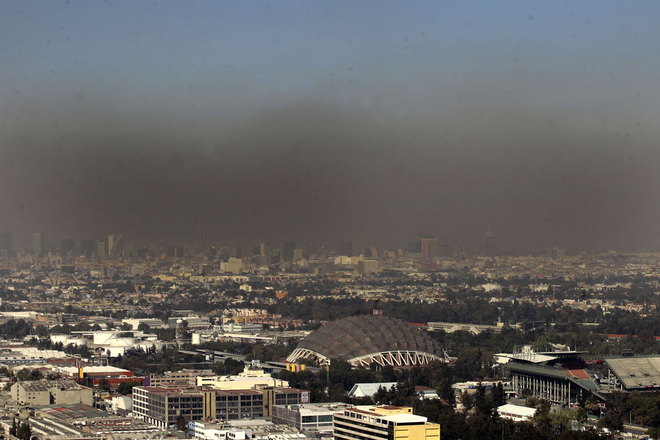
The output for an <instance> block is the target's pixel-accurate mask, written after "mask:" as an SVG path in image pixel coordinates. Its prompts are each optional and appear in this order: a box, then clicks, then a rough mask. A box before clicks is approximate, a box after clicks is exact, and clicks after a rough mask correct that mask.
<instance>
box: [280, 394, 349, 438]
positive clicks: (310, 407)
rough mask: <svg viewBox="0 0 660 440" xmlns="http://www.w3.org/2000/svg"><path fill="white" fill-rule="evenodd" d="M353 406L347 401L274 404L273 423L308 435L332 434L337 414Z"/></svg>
mask: <svg viewBox="0 0 660 440" xmlns="http://www.w3.org/2000/svg"><path fill="white" fill-rule="evenodd" d="M347 408H352V405H348V404H346V403H338V402H333V403H313V404H312V403H310V404H306V405H274V406H273V415H272V418H273V423H283V424H286V425H289V426H292V427H294V428H296V429H297V430H299V431H302V432H304V433H306V434H308V435H312V436H316V434H317V433H318V434H323V433H328V434H332V430H333V422H334V416H335V414H343V413H344V410H345V409H347Z"/></svg>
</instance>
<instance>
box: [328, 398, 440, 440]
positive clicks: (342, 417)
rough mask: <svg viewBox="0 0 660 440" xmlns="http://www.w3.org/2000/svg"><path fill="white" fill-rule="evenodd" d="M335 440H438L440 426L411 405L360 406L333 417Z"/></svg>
mask: <svg viewBox="0 0 660 440" xmlns="http://www.w3.org/2000/svg"><path fill="white" fill-rule="evenodd" d="M334 437H335V439H338V440H440V425H438V424H437V423H428V422H427V419H426V417H422V416H417V415H414V414H413V413H412V408H410V407H399V406H375V407H374V406H360V407H356V408H347V409H345V410H344V413H343V414H336V415H335V416H334Z"/></svg>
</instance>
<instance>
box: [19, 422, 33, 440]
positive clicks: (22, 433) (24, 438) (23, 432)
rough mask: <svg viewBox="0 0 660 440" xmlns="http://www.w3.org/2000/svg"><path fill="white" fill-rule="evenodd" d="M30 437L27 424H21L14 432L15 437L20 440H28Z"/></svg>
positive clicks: (30, 432) (29, 429)
mask: <svg viewBox="0 0 660 440" xmlns="http://www.w3.org/2000/svg"><path fill="white" fill-rule="evenodd" d="M31 436H32V428H30V425H29V424H28V423H27V422H23V423H21V425H20V426H19V427H18V429H17V430H16V437H18V438H20V439H21V440H30V437H31Z"/></svg>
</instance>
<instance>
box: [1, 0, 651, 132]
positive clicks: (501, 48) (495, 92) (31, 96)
mask: <svg viewBox="0 0 660 440" xmlns="http://www.w3.org/2000/svg"><path fill="white" fill-rule="evenodd" d="M0 11H2V14H0V40H1V41H3V43H4V44H3V48H2V50H1V51H0V62H1V63H2V65H3V69H2V71H1V72H0V96H1V97H2V99H3V102H5V104H4V105H3V108H2V112H3V116H4V117H5V118H7V117H10V118H11V119H12V120H21V116H20V114H17V112H19V111H22V114H25V112H28V113H29V112H30V111H37V110H39V112H38V113H39V114H41V109H42V107H43V106H46V108H47V109H48V111H53V109H52V108H51V105H52V103H53V101H54V100H57V102H58V103H59V105H58V106H56V107H60V108H62V107H64V108H67V109H68V108H69V107H75V106H76V105H77V104H81V101H82V103H83V104H84V105H85V106H90V107H95V106H100V107H103V108H108V109H114V110H116V109H117V107H119V108H121V109H122V113H124V114H127V115H128V116H129V117H130V118H134V117H136V116H138V115H144V114H145V113H164V114H165V115H168V116H169V117H175V118H184V119H187V118H189V117H191V115H199V114H200V113H207V112H213V113H215V114H216V115H218V116H221V117H222V119H223V120H225V118H232V119H235V118H241V117H245V116H246V115H249V114H251V113H254V112H259V111H262V110H264V109H268V108H270V107H271V106H281V105H288V104H291V103H295V102H298V101H301V100H302V101H305V100H308V101H309V100H311V101H319V102H326V103H330V104H333V105H340V106H348V107H358V108H369V109H373V110H375V111H379V112H382V113H394V114H400V113H404V114H409V113H413V114H414V113H420V114H424V113H427V112H429V111H431V112H438V113H444V112H451V111H455V110H452V107H453V108H454V109H455V108H456V107H459V108H460V107H461V106H462V105H475V104H477V105H491V104H492V103H493V102H495V103H496V104H497V105H501V104H502V102H503V101H504V102H506V103H509V102H512V103H514V104H516V103H517V102H519V101H523V102H525V104H526V105H531V106H533V107H547V108H549V109H554V110H557V109H559V110H561V109H562V108H564V107H566V108H576V107H586V108H589V107H592V106H593V107H601V108H602V107H603V106H606V105H616V106H617V107H618V109H617V110H625V111H628V112H635V111H637V110H638V111H639V112H647V111H649V110H651V111H654V112H657V104H656V103H657V102H658V98H659V96H658V94H659V93H660V87H657V85H658V84H657V80H656V78H657V77H658V67H659V66H658V63H659V62H660V61H658V60H660V57H658V52H659V51H660V49H659V48H658V45H657V41H659V40H660V30H659V28H660V27H658V26H657V19H659V18H660V5H658V4H657V3H655V2H622V1H621V2H612V1H609V2H608V1H606V2H559V1H556V2H555V1H553V2H547V1H539V2H529V1H520V2H509V1H508V2H488V1H474V2H453V1H452V2H449V1H437V2H436V1H420V2H403V1H401V2H385V1H358V2H356V1H343V2H342V1H317V2H302V1H299V2H287V1H282V2H272V1H271V2H259V1H246V2H239V1H235V2H230V1H211V2H202V1H192V2H165V1H154V2H148V1H137V2H136V1H124V2H122V1H108V2H101V1H99V2H96V1H75V0H74V1H57V2H45V1H44V2H34V1H28V2H12V1H5V2H3V3H1V4H0ZM18 93H20V95H19V94H18ZM78 108H81V107H80V106H79V105H78ZM191 110H192V111H191ZM72 111H73V115H72V118H76V117H79V116H80V115H78V114H77V113H76V112H75V110H73V109H72ZM65 115H66V112H64V113H63V114H61V115H60V117H65ZM14 118H16V119H14ZM193 118H194V116H193Z"/></svg>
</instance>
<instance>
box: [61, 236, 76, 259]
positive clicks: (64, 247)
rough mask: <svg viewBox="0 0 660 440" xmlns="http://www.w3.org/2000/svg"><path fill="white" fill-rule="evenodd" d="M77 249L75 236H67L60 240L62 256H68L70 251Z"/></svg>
mask: <svg viewBox="0 0 660 440" xmlns="http://www.w3.org/2000/svg"><path fill="white" fill-rule="evenodd" d="M75 250H76V242H75V241H74V240H73V238H65V239H64V240H62V241H61V242H60V249H59V254H60V256H62V257H67V256H68V255H69V252H71V253H72V255H73V252H75Z"/></svg>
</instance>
